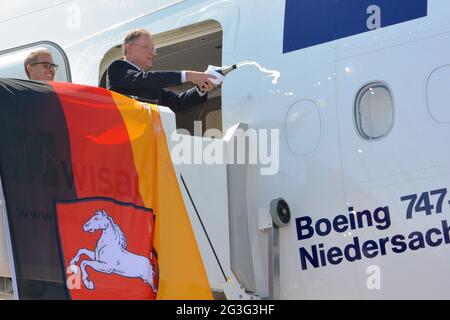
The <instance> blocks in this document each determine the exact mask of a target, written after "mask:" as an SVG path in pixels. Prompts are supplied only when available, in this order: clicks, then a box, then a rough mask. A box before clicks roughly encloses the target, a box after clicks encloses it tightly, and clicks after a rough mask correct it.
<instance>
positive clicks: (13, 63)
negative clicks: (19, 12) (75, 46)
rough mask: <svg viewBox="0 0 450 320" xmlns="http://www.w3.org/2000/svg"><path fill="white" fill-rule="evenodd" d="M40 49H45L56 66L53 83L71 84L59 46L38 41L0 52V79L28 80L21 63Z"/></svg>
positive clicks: (62, 52)
mask: <svg viewBox="0 0 450 320" xmlns="http://www.w3.org/2000/svg"><path fill="white" fill-rule="evenodd" d="M40 49H47V50H48V51H49V52H50V53H51V55H52V57H53V62H54V63H55V64H57V65H58V69H57V71H56V73H55V79H54V81H61V82H72V78H71V75H70V67H69V60H68V59H67V56H66V54H65V53H64V51H63V49H62V48H61V47H60V46H58V45H57V44H56V43H53V42H50V41H40V42H35V43H31V44H27V45H23V46H20V47H16V48H11V49H7V50H3V51H0V77H2V78H15V79H25V80H28V77H27V74H26V73H25V69H24V65H23V63H24V61H25V59H26V57H27V56H28V55H29V54H30V53H31V52H33V51H35V50H40Z"/></svg>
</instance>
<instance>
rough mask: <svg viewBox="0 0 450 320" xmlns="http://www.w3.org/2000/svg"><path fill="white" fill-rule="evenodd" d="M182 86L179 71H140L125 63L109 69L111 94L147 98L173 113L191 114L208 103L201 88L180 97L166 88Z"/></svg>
mask: <svg viewBox="0 0 450 320" xmlns="http://www.w3.org/2000/svg"><path fill="white" fill-rule="evenodd" d="M176 85H181V72H177V71H156V72H153V71H150V72H145V71H140V70H139V69H138V68H136V67H135V66H133V65H132V64H130V63H128V62H126V61H124V60H116V61H114V62H113V63H111V65H110V66H109V67H108V70H107V76H106V87H107V88H108V89H109V90H112V91H115V92H118V93H121V94H124V95H127V96H137V97H139V98H145V99H147V100H151V101H152V102H154V103H156V104H158V105H161V106H167V107H169V108H171V109H172V110H173V111H175V112H176V111H182V110H187V109H189V108H191V107H194V106H196V105H198V104H200V103H203V102H205V101H206V99H207V95H206V94H205V95H204V96H203V97H202V96H200V95H199V93H198V91H197V88H196V87H194V88H192V89H190V90H187V91H185V92H182V93H181V94H179V95H178V94H176V93H174V92H172V91H169V90H167V89H165V88H167V87H172V86H176Z"/></svg>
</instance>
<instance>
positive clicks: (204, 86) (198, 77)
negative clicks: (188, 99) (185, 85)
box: [186, 71, 216, 92]
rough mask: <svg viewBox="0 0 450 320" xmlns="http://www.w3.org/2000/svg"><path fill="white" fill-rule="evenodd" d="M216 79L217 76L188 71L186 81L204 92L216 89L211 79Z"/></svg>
mask: <svg viewBox="0 0 450 320" xmlns="http://www.w3.org/2000/svg"><path fill="white" fill-rule="evenodd" d="M215 78H216V77H215V76H213V75H211V74H207V73H204V72H197V71H186V80H187V81H189V82H192V83H193V84H195V85H197V87H198V88H199V89H200V90H201V91H204V92H208V91H211V90H212V89H214V87H215V86H214V84H213V83H212V82H211V80H210V79H215Z"/></svg>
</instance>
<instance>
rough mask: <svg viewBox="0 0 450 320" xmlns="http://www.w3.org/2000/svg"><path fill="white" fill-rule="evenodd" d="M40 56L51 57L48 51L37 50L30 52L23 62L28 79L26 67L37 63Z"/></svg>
mask: <svg viewBox="0 0 450 320" xmlns="http://www.w3.org/2000/svg"><path fill="white" fill-rule="evenodd" d="M41 54H48V55H49V56H52V54H51V53H50V51H48V50H47V49H39V50H35V51H33V52H31V53H30V54H29V55H28V56H27V57H26V59H25V61H24V62H23V67H24V69H25V73H26V74H27V76H28V78H29V77H30V74H29V73H28V70H27V65H29V64H32V63H36V62H38V58H39V55H41Z"/></svg>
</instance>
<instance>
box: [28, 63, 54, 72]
mask: <svg viewBox="0 0 450 320" xmlns="http://www.w3.org/2000/svg"><path fill="white" fill-rule="evenodd" d="M37 64H42V66H43V67H44V68H45V69H47V70H50V69H53V70H55V71H56V70H58V65H57V64H54V63H50V62H35V63H32V64H31V65H32V66H35V65H37Z"/></svg>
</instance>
